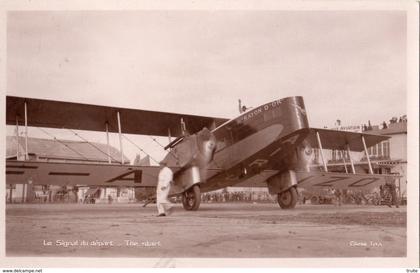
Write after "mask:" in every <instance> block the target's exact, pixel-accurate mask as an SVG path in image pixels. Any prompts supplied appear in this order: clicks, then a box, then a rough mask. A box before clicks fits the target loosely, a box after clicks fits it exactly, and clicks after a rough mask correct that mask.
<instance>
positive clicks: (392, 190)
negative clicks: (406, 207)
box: [385, 182, 399, 208]
mask: <svg viewBox="0 0 420 273" xmlns="http://www.w3.org/2000/svg"><path fill="white" fill-rule="evenodd" d="M385 185H386V186H387V188H388V190H389V192H390V193H391V202H390V203H389V204H388V206H389V207H392V205H394V206H395V207H396V208H398V207H399V206H398V197H397V187H396V186H395V183H394V182H389V183H386V184H385Z"/></svg>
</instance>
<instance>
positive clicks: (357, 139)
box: [302, 128, 390, 152]
mask: <svg viewBox="0 0 420 273" xmlns="http://www.w3.org/2000/svg"><path fill="white" fill-rule="evenodd" d="M302 130H305V131H308V136H307V138H306V141H307V142H309V144H310V145H311V146H312V148H315V147H316V148H319V147H318V140H317V133H318V134H319V137H320V139H321V143H322V148H323V149H329V150H343V149H346V148H347V145H349V148H350V150H351V151H357V152H360V151H363V150H364V148H363V142H362V136H363V137H364V139H365V143H366V147H370V146H373V145H375V144H377V143H380V142H382V141H384V140H387V139H389V138H390V137H388V136H382V135H372V134H366V133H354V132H345V131H337V130H328V129H319V128H308V129H302Z"/></svg>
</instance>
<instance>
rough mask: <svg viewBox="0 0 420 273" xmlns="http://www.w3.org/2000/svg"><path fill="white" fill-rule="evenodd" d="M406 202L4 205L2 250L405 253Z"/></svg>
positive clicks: (111, 253)
mask: <svg viewBox="0 0 420 273" xmlns="http://www.w3.org/2000/svg"><path fill="white" fill-rule="evenodd" d="M406 243H407V236H406V207H400V208H388V207H386V206H357V205H343V206H341V207H338V206H334V205H298V206H297V207H296V208H295V209H294V210H281V209H280V208H279V207H278V205H277V204H274V203H263V204H255V203H212V204H201V206H200V209H199V210H198V211H195V212H191V211H185V210H183V208H182V205H180V204H176V205H175V210H174V213H173V214H172V215H171V216H168V217H156V208H155V205H154V204H149V206H147V207H146V208H143V207H142V204H95V205H92V204H89V205H87V204H8V205H7V206H6V255H7V256H60V257H68V256H71V257H159V258H166V257H199V258H213V257H225V258H244V257H252V258H292V257H404V256H406Z"/></svg>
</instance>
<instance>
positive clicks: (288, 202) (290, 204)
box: [277, 187, 298, 209]
mask: <svg viewBox="0 0 420 273" xmlns="http://www.w3.org/2000/svg"><path fill="white" fill-rule="evenodd" d="M297 200H298V194H297V190H296V187H291V188H289V189H288V190H286V191H284V192H281V193H279V194H277V202H278V203H279V205H280V207H281V208H282V209H292V208H294V207H295V206H296V203H297Z"/></svg>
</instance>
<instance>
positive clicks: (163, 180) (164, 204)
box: [156, 164, 173, 217]
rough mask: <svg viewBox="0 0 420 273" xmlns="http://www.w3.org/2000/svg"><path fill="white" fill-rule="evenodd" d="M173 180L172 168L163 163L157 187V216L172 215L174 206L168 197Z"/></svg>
mask: <svg viewBox="0 0 420 273" xmlns="http://www.w3.org/2000/svg"><path fill="white" fill-rule="evenodd" d="M172 180H173V172H172V170H171V169H170V168H168V167H167V166H166V165H165V164H163V168H162V169H161V170H160V172H159V177H158V184H157V187H156V205H157V209H158V215H157V216H159V217H161V216H167V215H170V214H171V212H172V209H173V207H172V205H171V202H170V201H169V199H168V195H169V191H170V190H171V184H172Z"/></svg>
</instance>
